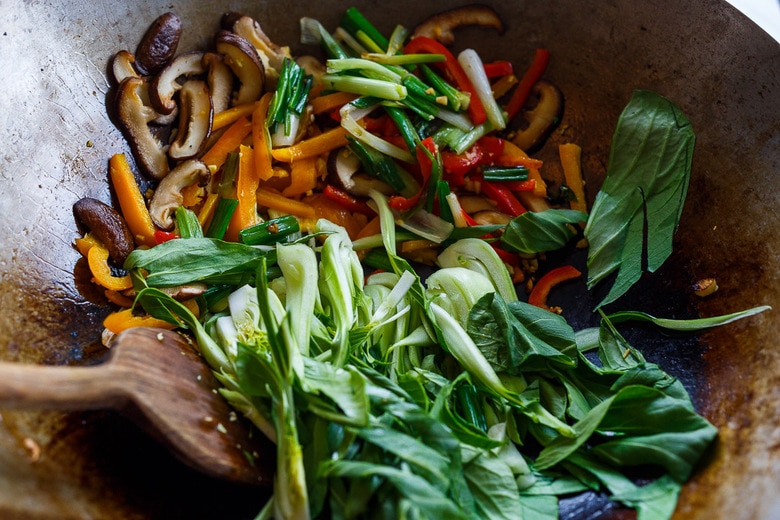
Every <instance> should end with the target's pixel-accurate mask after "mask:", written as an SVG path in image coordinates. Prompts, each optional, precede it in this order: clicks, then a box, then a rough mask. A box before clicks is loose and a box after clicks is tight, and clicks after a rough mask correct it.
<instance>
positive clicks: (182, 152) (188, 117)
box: [168, 79, 214, 161]
mask: <svg viewBox="0 0 780 520" xmlns="http://www.w3.org/2000/svg"><path fill="white" fill-rule="evenodd" d="M178 105H179V128H178V132H177V133H176V140H175V141H174V142H172V143H171V146H170V148H168V156H169V157H170V158H171V159H175V160H177V161H179V160H183V159H190V158H192V157H195V156H196V155H198V153H200V151H201V149H202V148H203V144H204V143H205V142H206V139H208V137H209V135H211V123H212V121H213V120H214V110H213V107H212V106H211V96H210V95H209V88H208V86H207V85H206V82H205V81H201V80H196V79H191V80H188V81H187V82H185V83H184V85H183V86H182V88H181V90H179V103H178Z"/></svg>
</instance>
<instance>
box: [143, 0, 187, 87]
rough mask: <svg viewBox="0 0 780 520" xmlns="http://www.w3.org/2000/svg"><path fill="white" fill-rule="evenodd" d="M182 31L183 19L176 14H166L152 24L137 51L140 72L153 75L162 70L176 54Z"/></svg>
mask: <svg viewBox="0 0 780 520" xmlns="http://www.w3.org/2000/svg"><path fill="white" fill-rule="evenodd" d="M181 31H182V24H181V19H180V18H179V17H178V16H176V15H175V14H174V13H165V14H163V15H161V16H160V17H158V18H157V19H156V20H155V21H154V22H152V25H151V26H150V27H149V29H148V30H147V31H146V33H145V34H144V36H143V38H141V42H140V43H139V44H138V48H137V49H136V51H135V56H136V61H135V64H136V67H137V68H138V71H139V72H140V73H141V74H143V75H152V74H156V73H157V72H158V71H159V70H160V69H162V68H163V67H164V66H165V65H166V64H167V63H168V61H170V60H171V58H173V57H174V55H175V54H176V48H177V47H178V46H179V39H180V38H181Z"/></svg>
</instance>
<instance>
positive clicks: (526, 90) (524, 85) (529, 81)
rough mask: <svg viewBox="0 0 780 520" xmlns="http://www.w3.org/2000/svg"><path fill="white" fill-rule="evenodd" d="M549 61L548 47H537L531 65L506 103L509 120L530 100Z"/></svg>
mask: <svg viewBox="0 0 780 520" xmlns="http://www.w3.org/2000/svg"><path fill="white" fill-rule="evenodd" d="M549 62H550V51H549V50H547V49H536V52H534V57H533V60H532V61H531V65H530V66H529V67H528V70H526V72H525V74H524V75H523V77H522V78H521V79H520V83H518V84H517V88H515V91H514V92H512V97H511V98H510V99H509V102H508V103H507V105H506V113H507V119H508V120H509V121H511V120H512V119H514V118H515V116H516V115H517V114H518V112H520V109H521V108H523V105H525V102H526V101H528V96H529V95H530V93H531V88H532V87H533V86H534V83H536V82H537V81H539V80H540V79H541V78H542V75H543V74H544V71H545V70H546V69H547V64H548V63H549Z"/></svg>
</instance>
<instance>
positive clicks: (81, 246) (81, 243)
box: [74, 233, 100, 258]
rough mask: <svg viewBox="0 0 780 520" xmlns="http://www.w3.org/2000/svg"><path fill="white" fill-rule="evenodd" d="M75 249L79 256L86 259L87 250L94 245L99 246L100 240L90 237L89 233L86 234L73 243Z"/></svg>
mask: <svg viewBox="0 0 780 520" xmlns="http://www.w3.org/2000/svg"><path fill="white" fill-rule="evenodd" d="M74 242H75V245H76V249H78V250H79V253H81V256H83V257H84V258H86V257H87V254H88V253H89V250H90V248H91V247H92V246H94V245H95V244H100V240H98V239H97V238H95V237H94V236H92V234H91V233H86V234H85V235H84V236H83V237H81V238H77V239H76V240H75V241H74Z"/></svg>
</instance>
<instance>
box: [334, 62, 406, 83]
mask: <svg viewBox="0 0 780 520" xmlns="http://www.w3.org/2000/svg"><path fill="white" fill-rule="evenodd" d="M325 65H326V66H327V68H328V73H335V72H343V71H347V70H359V71H360V73H361V74H362V75H363V76H365V77H367V78H370V79H378V80H382V81H390V82H392V83H401V76H400V75H399V74H397V73H395V72H394V71H393V70H391V69H389V68H388V67H385V66H384V65H382V64H380V63H377V62H376V61H372V60H367V59H363V58H345V59H340V60H328V61H327V62H326V63H325Z"/></svg>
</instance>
